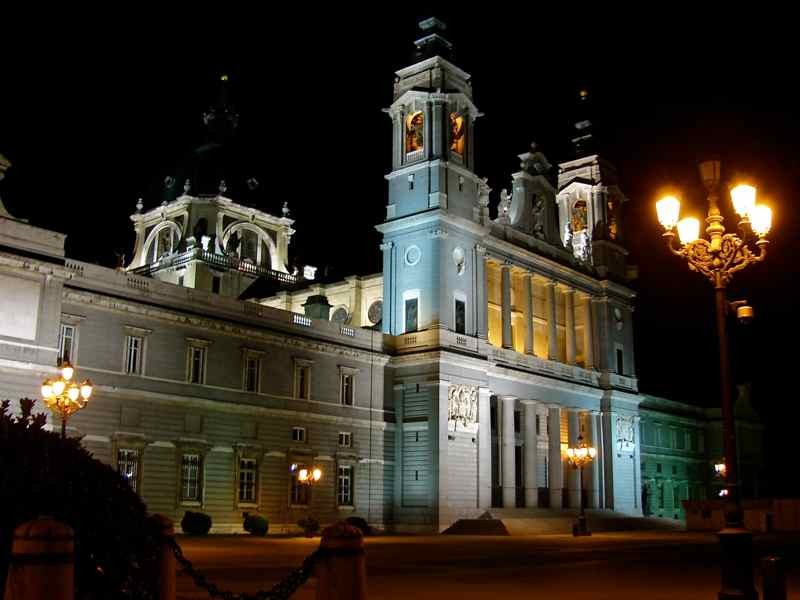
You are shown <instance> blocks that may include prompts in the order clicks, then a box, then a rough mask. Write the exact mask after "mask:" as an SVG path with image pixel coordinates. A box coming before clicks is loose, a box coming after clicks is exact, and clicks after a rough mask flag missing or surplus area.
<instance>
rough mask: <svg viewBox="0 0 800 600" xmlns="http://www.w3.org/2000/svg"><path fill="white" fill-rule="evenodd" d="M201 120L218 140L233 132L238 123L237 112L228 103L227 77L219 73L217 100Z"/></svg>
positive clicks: (213, 137)
mask: <svg viewBox="0 0 800 600" xmlns="http://www.w3.org/2000/svg"><path fill="white" fill-rule="evenodd" d="M203 122H204V123H205V124H206V127H207V128H208V132H209V134H210V135H211V137H212V139H215V140H220V138H221V139H224V138H226V137H228V136H230V135H232V134H233V132H234V130H235V129H236V127H237V126H238V125H239V114H238V113H237V112H236V109H234V107H233V106H232V105H231V103H230V88H229V77H228V76H227V75H221V76H220V78H219V89H218V91H217V100H216V102H215V104H214V106H213V107H211V108H209V109H208V110H207V111H206V112H205V114H203Z"/></svg>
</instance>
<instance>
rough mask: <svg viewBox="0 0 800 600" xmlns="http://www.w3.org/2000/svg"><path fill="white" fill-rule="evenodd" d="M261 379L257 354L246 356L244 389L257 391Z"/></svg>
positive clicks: (259, 361)
mask: <svg viewBox="0 0 800 600" xmlns="http://www.w3.org/2000/svg"><path fill="white" fill-rule="evenodd" d="M260 381H261V360H260V359H259V358H258V357H257V356H248V357H246V358H245V360H244V390H245V391H246V392H258V389H259V382H260Z"/></svg>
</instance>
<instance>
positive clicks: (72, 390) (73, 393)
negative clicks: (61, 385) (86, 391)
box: [67, 383, 81, 402]
mask: <svg viewBox="0 0 800 600" xmlns="http://www.w3.org/2000/svg"><path fill="white" fill-rule="evenodd" d="M80 396H81V388H80V387H78V386H77V385H75V384H74V383H73V384H72V385H71V386H69V389H68V390H67V397H68V398H69V399H70V400H71V401H72V402H77V401H78V398H80Z"/></svg>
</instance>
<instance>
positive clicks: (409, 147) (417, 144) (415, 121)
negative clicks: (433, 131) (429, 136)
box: [406, 111, 424, 153]
mask: <svg viewBox="0 0 800 600" xmlns="http://www.w3.org/2000/svg"><path fill="white" fill-rule="evenodd" d="M423 133H424V117H423V115H422V111H417V112H414V113H410V114H409V115H408V116H407V117H406V153H409V152H416V151H417V150H422V145H423V140H424V136H423Z"/></svg>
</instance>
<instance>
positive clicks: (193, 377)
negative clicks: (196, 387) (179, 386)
mask: <svg viewBox="0 0 800 600" xmlns="http://www.w3.org/2000/svg"><path fill="white" fill-rule="evenodd" d="M205 371H206V348H204V347H203V346H189V383H205Z"/></svg>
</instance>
